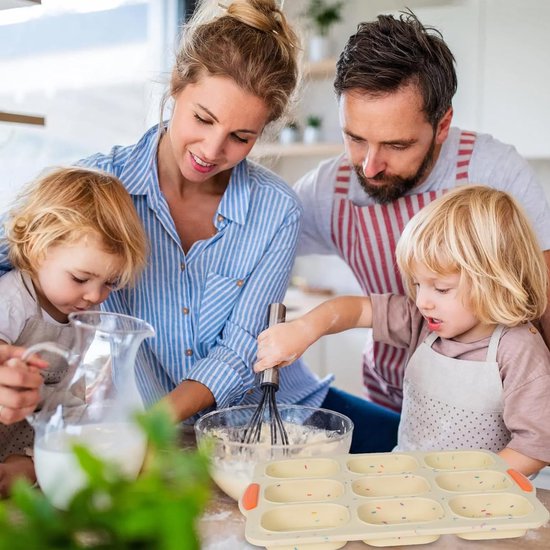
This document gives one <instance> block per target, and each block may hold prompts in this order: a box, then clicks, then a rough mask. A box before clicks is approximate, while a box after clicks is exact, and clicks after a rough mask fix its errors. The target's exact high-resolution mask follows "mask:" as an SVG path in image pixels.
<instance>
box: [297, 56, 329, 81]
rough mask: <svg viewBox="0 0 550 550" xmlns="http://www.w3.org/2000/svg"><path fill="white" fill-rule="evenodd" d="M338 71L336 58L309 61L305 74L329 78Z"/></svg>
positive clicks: (312, 76)
mask: <svg viewBox="0 0 550 550" xmlns="http://www.w3.org/2000/svg"><path fill="white" fill-rule="evenodd" d="M335 72H336V58H330V59H323V60H322V61H316V62H315V63H307V64H306V66H305V70H304V74H305V76H306V77H309V78H329V77H332V76H334V73H335Z"/></svg>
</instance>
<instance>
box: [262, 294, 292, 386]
mask: <svg viewBox="0 0 550 550" xmlns="http://www.w3.org/2000/svg"><path fill="white" fill-rule="evenodd" d="M285 319H286V306H285V305H284V304H281V303H278V302H276V303H274V304H269V309H268V314H267V326H268V327H272V326H273V325H276V324H278V323H284V322H285ZM268 385H269V386H274V387H275V390H278V389H279V369H278V368H277V367H273V368H271V369H266V370H264V371H262V373H261V375H260V387H263V386H268Z"/></svg>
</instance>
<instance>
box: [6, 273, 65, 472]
mask: <svg viewBox="0 0 550 550" xmlns="http://www.w3.org/2000/svg"><path fill="white" fill-rule="evenodd" d="M22 277H23V282H24V283H25V287H26V288H27V290H28V291H29V294H30V295H31V296H32V297H33V299H34V301H35V303H36V312H35V314H34V315H33V316H32V317H30V318H29V319H28V320H27V322H26V323H25V327H24V328H23V330H22V331H21V334H20V335H19V337H18V338H17V340H16V341H15V342H13V343H14V345H17V346H24V347H29V346H32V345H33V344H37V343H38V342H46V341H53V342H57V343H59V344H61V345H62V346H64V347H66V348H71V347H72V345H73V337H74V329H73V327H72V326H71V325H69V324H66V325H57V324H53V323H52V322H49V321H47V320H46V319H44V315H43V312H42V309H41V308H40V305H39V303H38V300H37V299H36V293H35V292H34V287H33V284H32V282H31V280H30V278H29V277H28V276H27V275H23V274H22ZM42 357H43V358H44V359H46V360H47V361H48V363H49V366H48V368H47V369H45V370H44V371H42V374H43V376H44V384H45V385H44V386H43V391H42V397H43V398H44V397H45V396H46V395H47V394H48V393H49V392H50V391H52V390H53V386H54V385H55V384H58V383H59V382H60V381H61V379H62V378H63V377H64V376H65V375H66V374H67V371H68V365H67V363H66V361H64V360H63V359H62V358H61V357H59V356H57V355H52V354H48V355H47V356H46V354H43V355H42ZM33 442H34V430H33V429H32V427H31V426H30V424H29V423H28V422H27V421H26V420H22V421H21V422H16V423H15V424H11V425H9V426H5V425H4V424H0V461H1V462H3V461H4V460H5V459H6V457H7V456H10V455H12V454H30V451H31V450H32V447H33Z"/></svg>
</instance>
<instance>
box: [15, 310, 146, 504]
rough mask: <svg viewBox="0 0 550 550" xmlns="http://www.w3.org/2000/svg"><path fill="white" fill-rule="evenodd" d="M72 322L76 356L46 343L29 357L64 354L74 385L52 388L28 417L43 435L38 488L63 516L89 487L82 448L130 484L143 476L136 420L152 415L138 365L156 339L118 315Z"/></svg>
mask: <svg viewBox="0 0 550 550" xmlns="http://www.w3.org/2000/svg"><path fill="white" fill-rule="evenodd" d="M69 321H70V323H71V324H72V325H73V326H74V328H75V340H74V346H73V349H71V350H66V349H64V348H62V347H61V346H59V345H58V344H56V343H54V342H43V343H39V344H36V345H34V346H31V347H29V348H28V350H27V352H26V354H25V356H29V355H31V354H32V353H40V352H51V353H56V354H59V355H61V356H62V357H64V358H65V359H66V361H67V362H68V363H69V372H68V374H67V375H66V377H65V378H64V379H63V380H62V381H61V382H60V383H59V384H58V385H57V386H54V387H53V388H50V387H48V390H50V392H49V393H48V395H47V396H46V397H45V399H44V403H43V405H42V407H41V409H40V410H39V411H38V412H36V413H35V414H33V415H31V416H30V417H28V420H29V422H30V423H31V425H32V426H33V428H34V430H35V438H34V464H35V469H36V476H37V479H38V483H39V485H40V487H41V489H42V491H43V492H44V493H45V495H46V496H47V497H48V498H49V500H50V501H51V502H52V503H53V504H54V505H55V506H57V507H58V508H66V507H67V505H68V503H69V501H70V500H71V498H72V496H73V495H74V494H75V493H76V492H77V491H78V490H79V489H81V488H82V487H83V486H84V485H85V483H86V476H85V474H84V473H83V472H82V470H81V469H80V466H79V464H78V461H77V459H76V457H75V456H74V455H73V453H72V446H73V445H74V444H75V443H78V444H82V445H85V446H86V447H88V449H89V450H90V451H91V452H92V453H94V454H95V455H97V456H99V457H100V458H103V459H107V460H109V461H111V462H115V463H116V464H117V465H118V466H119V468H120V469H121V471H122V472H123V473H124V474H126V475H127V476H129V477H136V476H137V474H138V473H139V471H140V469H141V466H142V463H143V459H144V456H145V450H146V443H147V442H146V438H145V435H144V434H143V433H142V432H141V430H140V429H139V427H138V426H137V425H136V424H135V422H134V420H133V416H134V414H135V413H136V412H137V411H139V410H143V409H144V404H143V401H142V398H141V396H140V393H139V391H138V389H137V384H136V379H135V369H134V365H135V360H136V353H137V350H138V348H139V346H140V344H141V342H142V341H143V340H144V339H145V338H147V337H150V336H154V334H155V332H154V330H153V328H152V327H151V325H149V324H148V323H146V322H145V321H142V320H141V319H136V318H134V317H130V316H127V315H121V314H117V313H105V312H101V311H88V312H83V313H71V314H70V315H69Z"/></svg>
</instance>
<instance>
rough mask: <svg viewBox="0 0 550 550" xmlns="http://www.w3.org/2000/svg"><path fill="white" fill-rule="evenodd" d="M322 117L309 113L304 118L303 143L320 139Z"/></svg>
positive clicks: (316, 141)
mask: <svg viewBox="0 0 550 550" xmlns="http://www.w3.org/2000/svg"><path fill="white" fill-rule="evenodd" d="M322 123H323V119H322V118H321V117H320V116H317V115H309V116H308V117H307V118H306V127H305V128H304V143H309V144H311V143H318V142H319V141H321V126H322Z"/></svg>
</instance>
